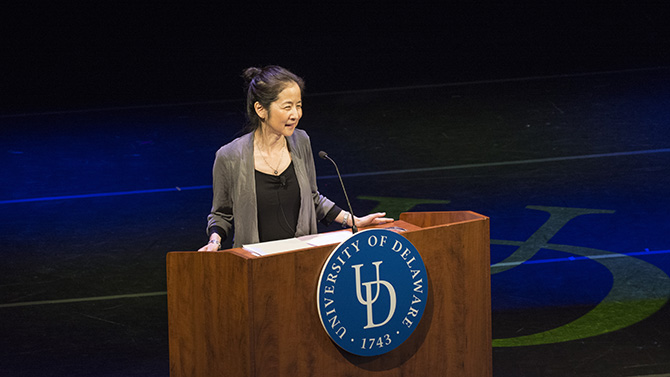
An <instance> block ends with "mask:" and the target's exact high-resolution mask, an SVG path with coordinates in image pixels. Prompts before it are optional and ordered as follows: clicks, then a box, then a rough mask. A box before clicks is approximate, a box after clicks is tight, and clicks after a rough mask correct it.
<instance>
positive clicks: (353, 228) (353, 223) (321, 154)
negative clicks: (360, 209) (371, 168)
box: [319, 151, 358, 233]
mask: <svg viewBox="0 0 670 377" xmlns="http://www.w3.org/2000/svg"><path fill="white" fill-rule="evenodd" d="M319 157H321V158H323V159H324V160H330V162H332V163H333V165H335V171H336V172H337V177H338V178H339V179H340V184H341V185H342V191H344V198H345V199H346V200H347V205H348V206H349V213H351V232H352V233H356V232H358V227H356V221H354V218H355V216H354V210H353V209H352V208H351V203H349V196H347V190H346V189H345V188H344V182H342V175H340V169H338V168H337V164H336V163H335V161H333V159H332V158H330V157H328V153H326V152H324V151H321V152H319Z"/></svg>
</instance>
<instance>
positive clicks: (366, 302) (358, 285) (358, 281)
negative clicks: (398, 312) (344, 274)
mask: <svg viewBox="0 0 670 377" xmlns="http://www.w3.org/2000/svg"><path fill="white" fill-rule="evenodd" d="M382 262H383V261H377V262H372V264H374V265H375V267H376V268H377V280H375V281H371V282H367V283H363V285H364V286H365V297H367V300H366V299H364V298H363V296H362V295H361V267H362V266H363V265H362V264H357V265H355V266H351V268H353V269H354V270H356V297H358V302H360V303H361V304H363V305H365V306H366V307H367V308H368V313H367V314H368V324H367V325H365V327H363V328H364V329H370V328H373V327H379V326H384V325H385V324H386V323H388V321H389V320H390V319H391V317H393V314H394V313H395V304H396V302H395V300H396V296H395V289H393V285H391V283H389V282H388V281H385V280H379V265H380V264H382ZM372 284H376V285H377V290H376V294H375V297H374V298H372ZM380 285H383V286H384V287H386V289H388V292H389V297H390V306H389V315H388V317H386V320H384V322H382V323H380V324H375V323H374V322H373V315H372V305H373V304H374V303H375V302H377V299H378V298H379V292H380V291H381V289H380Z"/></svg>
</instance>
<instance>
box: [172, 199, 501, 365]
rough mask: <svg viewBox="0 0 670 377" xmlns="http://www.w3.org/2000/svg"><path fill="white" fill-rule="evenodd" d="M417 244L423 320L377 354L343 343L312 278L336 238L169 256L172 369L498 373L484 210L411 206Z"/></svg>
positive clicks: (408, 220) (407, 222)
mask: <svg viewBox="0 0 670 377" xmlns="http://www.w3.org/2000/svg"><path fill="white" fill-rule="evenodd" d="M391 225H396V226H402V227H404V228H405V229H411V230H409V231H407V232H404V233H403V235H404V236H405V237H407V238H408V239H409V240H410V241H411V242H412V243H413V244H414V246H416V248H417V249H418V250H419V252H420V253H421V256H422V258H423V260H424V264H425V265H426V266H427V269H428V278H429V293H428V302H427V305H426V310H425V312H424V315H423V318H422V320H421V323H420V324H419V325H418V327H417V329H416V330H415V332H414V333H413V334H412V335H411V336H410V338H409V339H408V340H407V341H406V342H405V343H403V344H402V345H401V346H399V347H398V348H396V349H394V350H392V351H391V352H389V353H386V354H383V355H380V356H377V357H371V358H370V357H361V356H355V355H352V354H349V353H348V352H346V351H343V350H341V349H340V348H339V347H337V346H336V345H335V344H334V343H333V342H332V341H331V340H330V338H329V337H328V335H327V333H326V332H325V331H324V329H323V326H322V325H321V322H320V320H319V316H318V309H317V303H316V287H317V282H318V279H319V274H320V272H321V268H322V265H323V263H324V262H325V260H326V259H327V258H328V256H329V254H330V253H331V251H332V250H333V249H334V248H335V247H336V246H337V245H327V246H321V247H313V248H309V249H304V250H298V251H292V252H286V253H280V254H275V255H270V256H264V257H255V256H253V255H250V254H249V253H247V252H246V251H244V250H242V249H231V250H228V251H224V252H216V253H213V252H201V253H198V252H172V253H168V257H167V274H168V323H169V336H170V373H171V376H172V377H177V376H179V377H182V376H183V377H187V376H188V377H197V376H203V377H209V376H233V377H246V376H249V377H252V376H253V377H260V376H272V377H281V376H319V377H329V376H333V377H335V376H337V377H341V376H370V375H374V376H389V377H390V376H397V377H400V376H427V377H428V376H430V377H432V376H472V377H486V376H491V375H492V367H491V296H490V267H489V263H490V262H489V224H488V218H486V217H484V216H481V215H478V214H475V213H472V212H435V213H408V214H403V215H401V218H400V221H397V222H396V223H394V224H391Z"/></svg>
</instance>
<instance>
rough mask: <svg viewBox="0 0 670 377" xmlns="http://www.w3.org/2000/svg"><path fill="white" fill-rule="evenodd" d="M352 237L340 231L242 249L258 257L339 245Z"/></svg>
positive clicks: (348, 231)
mask: <svg viewBox="0 0 670 377" xmlns="http://www.w3.org/2000/svg"><path fill="white" fill-rule="evenodd" d="M351 235H352V233H351V231H350V230H340V231H337V232H328V233H321V234H310V235H308V236H302V237H298V238H287V239H285V240H277V241H268V242H259V243H253V244H249V245H242V248H243V249H244V250H247V251H249V252H251V253H252V254H255V255H258V256H263V255H272V254H277V253H282V252H285V251H291V250H299V249H307V248H310V247H313V246H323V245H330V244H334V243H338V244H339V243H341V242H343V241H345V240H346V239H348V238H349V237H351Z"/></svg>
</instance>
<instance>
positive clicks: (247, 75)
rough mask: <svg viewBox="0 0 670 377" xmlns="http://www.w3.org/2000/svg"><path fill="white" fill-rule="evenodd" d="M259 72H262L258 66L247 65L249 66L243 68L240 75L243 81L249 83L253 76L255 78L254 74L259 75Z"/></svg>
mask: <svg viewBox="0 0 670 377" xmlns="http://www.w3.org/2000/svg"><path fill="white" fill-rule="evenodd" d="M261 72H262V70H261V69H260V68H256V67H249V68H247V69H245V70H244V72H243V73H242V77H243V78H244V80H245V81H246V82H247V84H248V83H250V82H251V81H252V80H253V79H254V78H256V76H258V75H260V74H261Z"/></svg>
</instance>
